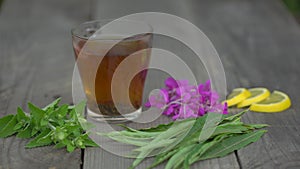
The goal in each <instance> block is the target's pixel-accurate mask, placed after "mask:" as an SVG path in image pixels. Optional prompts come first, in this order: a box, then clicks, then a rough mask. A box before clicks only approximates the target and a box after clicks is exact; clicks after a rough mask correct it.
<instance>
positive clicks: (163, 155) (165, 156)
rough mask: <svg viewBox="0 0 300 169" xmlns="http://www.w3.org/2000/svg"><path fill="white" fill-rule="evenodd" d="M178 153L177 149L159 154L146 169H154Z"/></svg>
mask: <svg viewBox="0 0 300 169" xmlns="http://www.w3.org/2000/svg"><path fill="white" fill-rule="evenodd" d="M178 151H179V148H178V149H173V150H171V151H167V152H164V153H161V154H159V155H157V156H156V157H155V161H154V162H153V163H152V164H151V166H149V167H147V169H151V168H154V167H156V166H158V165H159V164H161V163H163V162H164V161H165V160H167V159H169V158H170V157H171V156H173V155H174V154H175V153H176V152H178Z"/></svg>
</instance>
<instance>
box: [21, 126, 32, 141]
mask: <svg viewBox="0 0 300 169" xmlns="http://www.w3.org/2000/svg"><path fill="white" fill-rule="evenodd" d="M31 132H32V128H31V127H27V128H25V129H23V130H21V131H19V133H18V134H17V137H18V138H30V137H32V136H31Z"/></svg>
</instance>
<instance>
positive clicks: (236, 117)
mask: <svg viewBox="0 0 300 169" xmlns="http://www.w3.org/2000/svg"><path fill="white" fill-rule="evenodd" d="M248 111H249V109H246V110H244V111H242V112H240V113H237V114H235V115H224V118H223V121H224V122H228V121H234V120H236V119H238V118H240V117H241V116H242V115H243V114H245V113H246V112H248Z"/></svg>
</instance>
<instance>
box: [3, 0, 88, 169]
mask: <svg viewBox="0 0 300 169" xmlns="http://www.w3.org/2000/svg"><path fill="white" fill-rule="evenodd" d="M88 10H89V6H88V3H86V2H84V1H80V0H75V1H74V0H68V1H59V0H54V1H46V0H42V1H41V0H28V1H22V0H8V1H5V2H4V3H3V5H2V7H1V15H0V25H1V26H0V58H1V61H0V116H3V115H5V114H8V113H15V111H16V108H17V106H21V107H22V108H24V109H25V110H27V108H26V103H27V102H28V101H31V102H33V103H35V104H37V105H39V106H44V105H45V104H47V103H49V102H50V101H52V100H53V99H54V98H55V97H58V96H61V97H62V99H63V102H65V103H70V102H71V101H72V97H71V79H72V71H73V66H74V57H73V51H72V47H71V46H72V45H71V36H70V29H71V28H72V27H74V26H76V25H77V24H79V23H80V22H83V21H85V20H87V19H88V16H89V11H88ZM27 142H28V140H20V139H17V138H15V137H10V138H7V139H0V145H1V146H0V168H1V169H6V168H11V169H19V168H32V169H34V168H37V169H40V168H56V169H59V168H61V169H65V168H72V169H73V168H74V169H75V168H80V165H81V151H80V150H76V151H75V152H74V153H67V152H66V151H65V150H64V149H60V150H57V149H54V148H53V147H52V146H49V147H42V148H36V149H24V145H25V144H26V143H27Z"/></svg>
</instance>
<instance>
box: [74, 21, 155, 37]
mask: <svg viewBox="0 0 300 169" xmlns="http://www.w3.org/2000/svg"><path fill="white" fill-rule="evenodd" d="M115 20H117V21H121V22H133V23H143V24H145V25H147V27H148V28H149V32H148V33H144V34H140V35H147V34H151V33H152V32H153V27H152V26H151V25H150V24H149V23H147V22H144V21H137V20H128V19H100V20H91V21H86V22H83V23H81V24H79V25H77V26H76V27H74V28H72V29H71V35H72V36H73V37H77V38H80V39H82V40H89V38H90V37H91V36H89V37H84V36H83V35H80V34H78V33H75V31H76V30H77V29H79V28H80V27H81V26H84V25H89V24H94V23H104V25H105V24H107V23H110V22H112V21H115ZM128 39H130V38H128ZM93 40H97V39H93ZM99 40H108V41H109V40H127V38H120V39H119V38H114V39H109V38H107V39H106V38H101V39H99Z"/></svg>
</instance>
